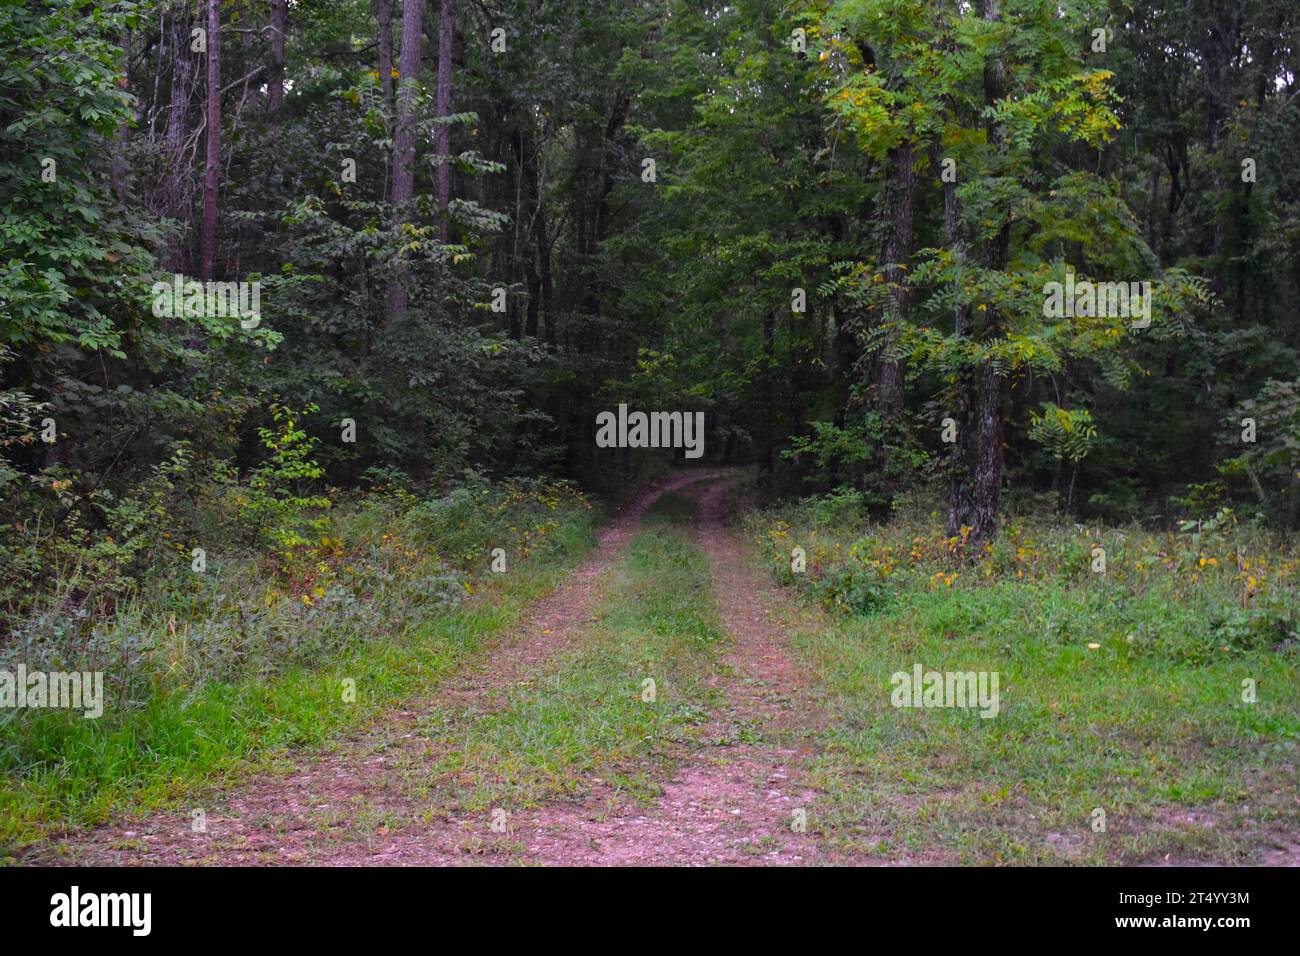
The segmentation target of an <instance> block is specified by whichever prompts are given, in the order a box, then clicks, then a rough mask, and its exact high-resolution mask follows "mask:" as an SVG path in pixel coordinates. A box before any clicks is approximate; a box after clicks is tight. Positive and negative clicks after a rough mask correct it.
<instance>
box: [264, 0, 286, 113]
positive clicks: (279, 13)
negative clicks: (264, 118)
mask: <svg viewBox="0 0 1300 956" xmlns="http://www.w3.org/2000/svg"><path fill="white" fill-rule="evenodd" d="M284 30H285V0H271V75H270V77H269V78H268V79H267V83H266V111H267V112H268V113H276V112H278V111H279V109H280V104H281V103H283V102H284Z"/></svg>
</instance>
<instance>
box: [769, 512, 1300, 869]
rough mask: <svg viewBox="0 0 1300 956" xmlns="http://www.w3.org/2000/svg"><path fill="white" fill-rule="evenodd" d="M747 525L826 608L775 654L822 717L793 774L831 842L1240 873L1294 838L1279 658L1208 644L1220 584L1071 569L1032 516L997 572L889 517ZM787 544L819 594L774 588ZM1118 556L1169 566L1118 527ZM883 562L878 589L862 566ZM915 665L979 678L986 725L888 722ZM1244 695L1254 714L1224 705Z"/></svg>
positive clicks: (1289, 705)
mask: <svg viewBox="0 0 1300 956" xmlns="http://www.w3.org/2000/svg"><path fill="white" fill-rule="evenodd" d="M753 530H754V531H755V533H756V534H757V535H758V536H759V538H760V540H761V541H762V542H763V547H764V549H765V550H766V551H767V554H768V558H769V560H770V561H771V565H772V567H773V570H774V571H775V572H776V573H777V574H778V576H779V577H782V578H783V579H785V580H786V581H787V583H792V584H793V583H797V584H798V586H800V587H801V589H802V590H803V591H804V593H805V594H806V595H807V596H809V597H810V598H814V599H815V598H825V599H827V600H828V601H829V603H831V604H832V606H835V605H837V604H838V606H839V608H840V613H838V614H836V615H833V616H832V618H831V619H830V621H829V623H828V624H827V625H826V626H825V627H823V628H821V629H820V630H817V631H813V632H809V633H804V634H800V635H797V636H796V637H795V638H794V646H795V648H796V652H797V653H798V654H799V655H800V656H801V658H802V659H803V660H804V661H805V662H806V663H807V664H808V665H809V666H810V668H811V670H812V672H813V673H814V674H815V675H816V685H817V686H816V690H817V692H818V693H819V694H821V695H823V696H824V698H825V700H826V703H827V705H828V709H829V713H830V714H831V720H830V721H829V722H828V727H827V728H826V729H825V730H824V731H823V732H822V734H821V741H820V744H821V746H820V754H819V756H818V757H817V758H816V759H815V761H814V762H813V764H812V766H811V768H810V774H811V782H812V783H813V784H814V785H815V786H817V787H818V788H820V789H822V790H823V791H824V792H825V794H826V795H827V799H826V802H825V804H824V806H823V808H822V809H821V811H820V812H819V815H818V819H817V826H818V827H819V828H820V829H821V830H822V832H824V833H826V834H828V835H829V836H830V837H831V838H832V839H833V840H835V841H838V842H840V843H841V844H842V845H844V846H845V847H847V848H852V849H854V850H857V851H859V852H863V851H865V852H868V853H873V854H879V855H880V856H881V857H882V858H887V859H898V858H900V857H904V858H912V859H916V860H919V861H923V862H944V861H947V862H962V863H1048V862H1084V863H1087V862H1091V863H1103V862H1106V863H1132V862H1153V861H1156V860H1159V859H1162V858H1164V857H1165V856H1166V855H1169V856H1170V858H1171V859H1174V860H1176V861H1178V860H1181V861H1192V860H1205V861H1211V860H1212V861H1217V862H1224V863H1242V862H1259V861H1260V860H1261V859H1262V858H1263V854H1264V853H1265V852H1266V851H1267V850H1268V849H1269V847H1270V846H1272V845H1275V842H1276V841H1277V840H1279V839H1281V838H1285V837H1286V836H1287V835H1288V834H1289V835H1290V839H1291V840H1294V837H1295V834H1296V833H1297V831H1300V807H1297V804H1296V801H1295V795H1296V787H1295V781H1296V762H1297V757H1298V756H1300V754H1298V753H1297V740H1298V739H1300V673H1298V668H1297V654H1296V648H1295V643H1294V641H1287V640H1280V641H1269V640H1260V639H1259V637H1258V635H1254V636H1252V637H1251V639H1250V640H1248V641H1244V642H1243V641H1237V640H1234V639H1233V637H1232V635H1228V636H1226V637H1225V636H1224V634H1223V633H1222V632H1219V631H1216V621H1218V620H1219V617H1218V616H1217V615H1216V614H1215V609H1216V608H1218V607H1220V606H1222V605H1223V604H1234V606H1235V603H1234V602H1236V601H1237V599H1238V590H1237V583H1236V581H1235V577H1236V575H1235V574H1234V575H1231V576H1229V575H1224V576H1223V579H1222V580H1216V579H1209V580H1207V579H1205V578H1201V579H1200V580H1198V581H1195V582H1192V583H1190V584H1189V583H1188V582H1185V581H1183V580H1181V579H1179V578H1178V577H1177V576H1176V575H1175V576H1171V575H1170V573H1169V572H1168V569H1167V567H1166V566H1165V565H1164V564H1161V565H1159V566H1158V572H1157V573H1156V574H1152V575H1149V576H1145V577H1144V576H1143V575H1142V574H1141V573H1131V572H1130V573H1126V571H1125V568H1124V567H1122V566H1121V567H1120V568H1119V573H1118V574H1110V573H1109V572H1108V576H1107V577H1105V578H1103V577H1100V576H1098V575H1094V574H1091V573H1089V572H1088V570H1087V564H1086V562H1085V564H1084V571H1083V573H1077V571H1076V570H1075V569H1074V567H1073V565H1072V559H1071V549H1072V548H1075V545H1074V544H1073V543H1072V542H1071V541H1070V540H1069V537H1068V532H1065V531H1063V530H1062V529H1060V528H1054V527H1051V526H1048V525H1044V524H1034V523H1032V522H1029V523H1025V524H1022V525H1021V527H1020V532H1019V533H1020V535H1021V538H1022V541H1025V542H1029V541H1032V544H1026V545H1025V547H1026V550H1027V552H1029V555H1030V557H1031V559H1033V560H1031V561H1028V562H1026V561H1020V562H1016V561H1014V560H1013V561H1011V562H1010V563H1009V564H1008V565H1006V566H1005V567H1004V566H1001V565H998V564H997V563H996V561H997V557H996V555H995V556H988V557H985V558H984V559H982V560H981V559H976V560H975V561H973V562H961V561H960V560H956V559H952V560H945V559H944V558H943V556H942V555H941V554H940V552H939V550H938V549H930V548H929V547H928V542H932V541H934V540H936V535H935V531H934V529H933V528H925V527H918V526H916V525H915V524H907V523H905V522H897V523H895V524H894V525H892V526H885V527H877V528H872V529H870V530H869V532H867V533H865V534H859V535H857V536H854V535H842V534H839V535H837V532H836V531H835V530H834V529H827V528H820V529H819V528H817V527H816V523H815V521H813V520H811V519H810V516H809V514H808V513H807V512H801V511H799V510H792V511H787V512H785V513H784V514H782V515H780V516H779V517H777V518H775V519H774V518H773V517H771V516H768V517H767V518H765V519H762V520H760V521H757V522H755V524H754V526H753ZM774 531H775V532H776V533H775V534H773V532H774ZM800 542H805V543H806V545H805V546H806V549H807V550H808V553H809V555H810V561H809V567H810V571H811V574H812V575H813V576H814V578H816V576H819V575H820V576H822V580H821V581H818V580H816V579H814V580H812V581H808V580H798V581H796V580H795V577H794V576H792V575H791V574H790V572H789V568H788V561H789V558H788V554H789V550H788V549H789V548H790V547H792V546H793V545H794V544H797V543H800ZM1231 545H1232V542H1229V543H1226V544H1225V543H1224V542H1222V541H1220V542H1217V544H1216V549H1217V550H1218V551H1219V552H1220V553H1223V552H1226V551H1230V550H1231ZM1255 545H1256V550H1255V551H1253V552H1252V553H1253V554H1255V560H1256V561H1261V560H1262V561H1263V562H1264V563H1265V564H1266V565H1267V566H1268V567H1269V569H1270V571H1271V575H1272V580H1273V581H1274V582H1275V585H1276V587H1277V590H1276V591H1275V593H1274V594H1273V595H1272V596H1273V598H1274V599H1278V598H1279V596H1280V600H1281V601H1282V602H1286V601H1289V600H1291V597H1290V596H1289V591H1288V587H1289V581H1290V580H1293V578H1288V576H1287V575H1288V573H1289V571H1290V568H1291V567H1293V565H1289V564H1288V562H1291V561H1293V558H1292V556H1291V554H1290V553H1289V552H1286V551H1285V550H1277V551H1272V552H1262V551H1261V550H1260V546H1259V543H1258V542H1255ZM1002 547H1005V545H1003V546H1002ZM1127 547H1128V550H1129V552H1130V554H1132V555H1134V556H1135V557H1134V560H1135V561H1136V560H1137V557H1136V555H1139V554H1144V553H1149V554H1155V553H1157V552H1159V551H1161V550H1163V551H1164V553H1165V554H1171V553H1173V547H1172V546H1170V545H1169V543H1168V542H1167V541H1165V540H1164V539H1163V538H1161V537H1160V536H1156V535H1146V536H1143V535H1141V534H1134V533H1133V532H1130V533H1129V534H1128V535H1127ZM890 548H892V549H893V551H892V554H893V561H894V566H893V568H891V569H890V571H889V572H886V573H885V574H881V573H880V572H879V570H878V569H877V567H876V566H875V565H872V564H871V561H872V560H876V561H882V563H884V562H888V561H889V560H890V558H889V557H883V558H882V555H885V554H886V551H887V550H888V549H890ZM1014 550H1015V549H1014V548H1012V551H1013V553H1014ZM814 553H816V555H817V556H818V558H819V559H820V560H819V561H818V562H817V563H814V561H813V560H811V557H812V556H813V555H814ZM1112 553H1114V552H1113V551H1112ZM1203 553H1204V552H1203ZM1082 554H1083V555H1084V556H1085V557H1086V556H1087V555H1088V550H1087V549H1086V548H1084V549H1083V550H1082ZM1022 557H1023V556H1022ZM1017 564H1018V565H1019V566H1017ZM864 566H865V570H864ZM1199 567H1200V562H1199V558H1198V559H1196V560H1194V561H1187V562H1185V565H1184V568H1185V570H1186V569H1190V568H1199ZM1210 567H1213V566H1210ZM990 568H991V569H992V571H991V573H990ZM1284 569H1285V570H1284ZM1233 570H1234V571H1235V570H1236V569H1235V568H1234V569H1233ZM1015 571H1020V572H1021V573H1020V574H1016V573H1014V572H1015ZM936 573H941V574H946V575H952V574H957V575H958V576H957V578H956V579H955V580H954V581H953V583H952V584H951V585H949V584H947V583H946V580H945V578H942V577H941V578H939V579H938V580H937V582H936V581H935V580H934V578H933V575H934V574H936ZM863 574H866V575H870V576H871V578H872V580H873V584H878V587H876V588H875V589H874V590H865V591H860V592H858V593H866V594H868V595H869V599H868V600H867V601H865V602H863V604H861V605H859V606H858V607H856V608H854V607H852V606H850V607H847V608H846V607H845V606H844V602H843V601H840V600H838V598H840V597H842V596H843V595H846V594H849V595H851V594H853V593H854V591H853V588H851V587H848V588H846V587H844V586H843V585H842V583H840V582H842V581H843V580H844V578H845V577H848V576H850V575H863ZM826 580H833V581H836V584H835V585H834V586H833V587H832V588H829V589H827V588H825V587H824V586H823V585H824V581H826ZM1092 644H1095V645H1098V646H1096V647H1095V648H1094V647H1090V646H1089V645H1092ZM916 663H920V664H921V665H923V667H924V669H925V670H927V671H929V670H933V671H940V672H943V671H989V672H992V671H996V672H998V674H999V675H1000V687H999V696H1000V705H1001V711H1000V713H999V714H998V715H997V716H996V717H992V718H987V719H986V718H981V717H980V716H979V715H978V713H977V711H976V710H974V709H965V710H963V709H956V708H911V707H900V708H895V707H894V706H893V705H892V702H891V693H892V690H893V685H892V684H891V681H890V677H891V675H892V674H893V673H894V672H896V671H904V672H909V673H910V672H911V670H912V668H913V665H914V664H916ZM1245 679H1252V680H1254V681H1255V683H1256V687H1257V693H1258V701H1257V702H1256V703H1253V704H1249V703H1246V702H1244V701H1243V700H1242V681H1243V680H1245ZM1096 808H1100V809H1101V810H1103V811H1104V813H1105V826H1106V829H1105V831H1104V832H1094V830H1093V827H1092V821H1093V812H1094V810H1095V809H1096Z"/></svg>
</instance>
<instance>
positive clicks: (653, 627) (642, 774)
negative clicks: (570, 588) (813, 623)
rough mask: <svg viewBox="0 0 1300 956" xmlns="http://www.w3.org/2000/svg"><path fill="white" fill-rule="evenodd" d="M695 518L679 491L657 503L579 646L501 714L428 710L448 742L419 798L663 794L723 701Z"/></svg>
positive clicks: (419, 784) (425, 774)
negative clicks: (714, 678) (606, 789)
mask: <svg viewBox="0 0 1300 956" xmlns="http://www.w3.org/2000/svg"><path fill="white" fill-rule="evenodd" d="M690 514H691V506H690V504H689V502H688V501H686V500H685V499H684V498H681V497H679V496H675V495H669V496H665V498H664V499H663V500H662V501H661V502H660V503H659V504H658V505H657V506H656V508H655V509H653V510H652V511H651V513H650V515H649V516H648V517H647V521H646V524H645V530H644V531H642V533H640V534H639V535H638V536H637V537H636V538H635V539H634V540H633V542H632V544H631V545H630V547H629V549H628V551H627V553H626V554H625V556H624V558H623V559H622V560H621V561H620V563H619V564H618V565H617V567H616V568H615V571H614V574H613V577H612V580H611V582H610V584H609V587H608V590H607V591H606V593H605V595H604V596H603V597H604V599H603V606H602V608H601V610H600V611H599V613H598V617H599V621H598V623H597V622H593V623H592V625H591V633H590V635H589V636H588V637H586V638H584V640H583V642H582V646H581V649H580V650H576V651H572V652H570V653H568V654H567V655H562V656H561V657H560V658H559V659H557V660H556V661H555V662H554V663H553V666H552V667H551V669H550V670H549V671H548V672H547V673H545V674H544V676H542V677H541V678H539V679H537V680H535V681H533V682H531V683H529V684H527V685H524V686H518V687H515V688H513V689H511V690H510V691H509V693H508V696H507V699H506V701H505V706H504V707H503V708H501V709H499V710H492V711H489V712H485V713H475V712H472V711H471V712H469V713H463V712H462V713H439V714H435V715H434V716H433V718H432V719H431V720H430V721H429V722H428V723H427V724H426V726H425V731H426V733H428V734H429V735H430V736H432V737H434V738H435V739H437V740H438V741H440V743H441V744H442V746H441V747H440V748H438V749H439V751H440V756H439V757H438V758H437V759H436V760H435V761H434V762H433V763H432V764H431V765H422V766H421V768H420V771H419V774H418V777H417V779H416V780H415V782H414V783H415V786H416V789H417V792H418V793H419V795H420V796H421V798H423V799H426V800H431V801H433V802H436V803H438V804H440V805H446V806H450V805H455V806H457V807H459V808H460V809H461V810H478V811H482V810H486V809H488V808H489V807H497V806H502V807H505V808H506V809H511V810H518V809H523V808H527V807H533V806H536V805H537V804H538V803H540V802H541V801H543V800H548V799H556V798H560V799H566V798H581V797H584V796H587V795H589V788H590V787H591V786H592V785H593V780H595V779H599V780H603V781H605V782H606V783H607V784H609V785H610V786H612V787H613V788H614V789H615V791H616V792H617V793H619V794H620V795H628V796H631V797H632V798H634V799H638V800H642V801H646V800H649V799H651V798H653V797H654V796H656V795H657V794H658V792H659V789H658V782H657V781H660V780H663V779H666V777H667V776H668V775H670V773H671V770H672V768H673V767H674V766H675V764H676V762H677V760H679V759H680V757H681V754H682V748H683V746H684V745H688V744H689V743H690V742H691V741H693V740H694V739H695V737H696V734H697V732H698V730H699V727H700V725H701V724H702V723H703V722H704V720H705V718H706V716H707V713H708V708H709V707H710V705H712V704H714V703H715V702H716V700H715V697H716V694H715V692H714V691H711V690H710V688H709V686H708V679H709V677H710V676H711V675H713V674H715V673H716V672H717V671H718V668H719V666H720V665H719V658H718V653H719V648H720V645H721V643H722V640H723V635H722V632H721V631H720V629H719V624H718V614H717V608H716V606H715V605H714V602H713V598H712V594H711V591H710V578H709V569H708V561H707V559H706V558H705V556H704V555H703V554H702V553H701V551H700V550H699V549H698V548H697V547H696V546H695V545H693V544H692V543H691V542H690V541H689V540H688V538H687V536H686V534H685V533H684V531H683V530H682V529H681V528H680V523H681V522H682V520H683V519H685V518H687V517H689V515H690ZM648 679H649V680H653V681H654V684H655V686H654V691H655V695H654V696H655V700H654V701H653V702H649V701H645V700H643V699H642V696H643V690H644V688H645V687H646V685H645V684H644V682H645V681H646V680H648Z"/></svg>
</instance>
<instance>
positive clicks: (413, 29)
mask: <svg viewBox="0 0 1300 956" xmlns="http://www.w3.org/2000/svg"><path fill="white" fill-rule="evenodd" d="M423 17H424V0H403V3H402V50H401V60H400V62H399V63H398V72H399V86H398V92H397V134H396V136H395V137H394V140H393V192H392V201H393V205H394V206H396V207H397V216H396V222H397V225H399V226H400V225H401V223H402V221H403V220H404V218H405V213H404V211H403V210H402V208H401V207H402V206H403V205H405V204H406V203H407V202H408V201H409V200H410V198H411V194H412V193H413V192H414V191H415V83H416V79H417V77H418V76H419V73H420V29H421V27H420V23H421V20H422V19H423ZM404 271H405V270H403V269H400V268H399V270H398V274H397V276H395V277H394V279H393V281H392V283H391V284H390V285H389V288H388V315H389V319H390V321H391V320H392V319H394V318H396V317H398V316H400V315H402V314H403V313H404V312H405V311H406V289H405V288H404V287H403V286H402V282H401V274H402V273H403V272H404Z"/></svg>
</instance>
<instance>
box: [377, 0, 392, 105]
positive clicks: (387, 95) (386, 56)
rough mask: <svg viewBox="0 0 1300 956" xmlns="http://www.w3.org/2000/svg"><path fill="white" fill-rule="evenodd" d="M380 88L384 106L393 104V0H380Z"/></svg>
mask: <svg viewBox="0 0 1300 956" xmlns="http://www.w3.org/2000/svg"><path fill="white" fill-rule="evenodd" d="M377 14H378V20H379V88H380V89H381V90H383V93H384V106H392V104H393V0H378V11H377Z"/></svg>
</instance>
